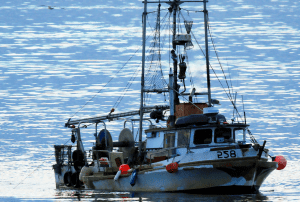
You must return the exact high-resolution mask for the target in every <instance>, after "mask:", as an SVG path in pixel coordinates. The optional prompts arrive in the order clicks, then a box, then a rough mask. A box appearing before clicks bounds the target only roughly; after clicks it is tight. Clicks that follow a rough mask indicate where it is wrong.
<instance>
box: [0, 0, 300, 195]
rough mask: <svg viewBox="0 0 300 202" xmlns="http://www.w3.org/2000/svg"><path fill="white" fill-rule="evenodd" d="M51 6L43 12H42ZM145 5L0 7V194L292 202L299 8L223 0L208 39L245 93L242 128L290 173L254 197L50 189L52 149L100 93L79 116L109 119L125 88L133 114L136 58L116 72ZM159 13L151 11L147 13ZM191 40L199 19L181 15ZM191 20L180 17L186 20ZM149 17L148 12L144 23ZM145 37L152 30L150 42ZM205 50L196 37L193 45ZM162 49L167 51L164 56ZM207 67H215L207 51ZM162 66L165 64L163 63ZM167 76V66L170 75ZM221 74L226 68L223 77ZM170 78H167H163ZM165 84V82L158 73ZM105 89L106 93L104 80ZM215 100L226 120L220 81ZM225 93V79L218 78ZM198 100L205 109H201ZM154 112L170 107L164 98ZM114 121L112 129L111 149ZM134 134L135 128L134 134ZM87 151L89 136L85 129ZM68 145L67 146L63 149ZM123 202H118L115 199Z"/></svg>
mask: <svg viewBox="0 0 300 202" xmlns="http://www.w3.org/2000/svg"><path fill="white" fill-rule="evenodd" d="M49 6H50V7H49ZM142 9H143V5H142V3H141V1H138V2H131V3H128V2H126V1H120V0H115V1H101V2H95V1H92V0H87V1H84V2H78V1H74V0H68V1H59V2H50V1H39V0H27V1H26V2H24V1H21V0H14V1H4V2H2V4H1V5H0V37H1V38H0V82H1V85H0V127H1V130H0V161H1V168H0V170H1V183H0V197H5V198H4V199H6V200H7V201H14V200H17V199H20V200H23V199H24V200H27V199H31V198H33V199H36V200H41V201H42V200H57V201H60V200H65V199H66V200H78V199H79V198H80V199H81V200H108V201H110V200H120V199H121V200H124V201H126V200H128V201H138V200H142V201H169V200H170V201H171V200H172V201H186V200H192V201H193V200H194V201H205V200H206V201H219V200H223V199H226V200H227V198H228V201H251V200H253V201H287V200H288V201H291V200H297V199H296V198H297V195H298V193H299V192H300V190H299V187H298V184H299V174H298V172H297V171H296V169H295V168H298V167H299V166H300V165H299V162H298V159H299V156H300V154H299V151H300V150H299V118H300V117H299V113H298V112H299V109H300V103H299V92H300V90H299V84H300V79H299V76H300V71H299V66H300V60H299V55H300V51H299V47H300V43H299V39H300V31H299V25H298V24H299V23H298V22H299V13H300V12H299V9H300V6H299V2H296V1H279V0H272V1H266V0H264V1H244V0H226V1H222V2H217V1H211V2H209V3H208V9H209V16H210V19H209V20H210V31H211V34H212V36H213V37H214V43H215V45H216V48H217V51H218V55H219V57H220V59H221V63H222V65H223V67H224V69H225V72H228V75H229V73H230V78H231V82H232V86H233V92H236V91H237V92H238V99H237V100H238V107H239V110H240V111H242V109H243V105H242V101H241V95H243V100H244V107H245V109H246V116H247V123H249V124H251V128H250V129H251V131H252V133H253V134H254V135H255V137H256V139H257V140H258V141H259V142H262V141H263V140H267V147H268V149H270V151H271V155H284V156H285V157H286V158H287V160H288V166H287V167H286V169H285V170H283V171H275V172H273V173H272V174H271V175H270V176H269V178H268V179H267V180H266V182H265V184H264V186H263V187H261V194H259V195H243V196H226V197H225V198H224V196H202V195H197V194H183V193H167V194H165V193H151V194H149V193H143V194H141V195H139V194H140V193H139V194H138V193H137V194H136V195H135V196H134V197H132V196H131V195H130V194H128V197H129V198H125V197H127V195H126V194H127V193H126V194H122V193H121V194H120V193H101V192H92V191H90V192H89V191H82V192H79V193H77V192H76V190H71V191H66V190H64V191H59V190H55V184H54V174H53V170H52V167H51V166H52V164H53V163H54V155H53V153H54V151H53V145H54V144H65V143H66V142H67V141H69V138H70V133H69V130H68V129H66V128H64V122H65V121H66V120H67V119H68V118H70V117H71V116H73V115H74V114H75V113H76V112H77V111H78V110H79V109H80V108H81V107H82V106H83V105H84V104H85V103H86V102H87V101H89V100H90V99H91V98H92V97H93V96H94V95H95V93H96V92H98V91H100V90H101V93H99V94H98V95H97V96H95V98H94V99H93V100H92V101H90V102H89V103H88V104H87V105H86V107H85V108H84V109H83V110H82V111H80V112H78V113H76V114H75V116H74V118H76V117H82V116H84V117H90V116H96V115H103V114H108V113H109V111H110V109H111V108H112V107H113V106H114V104H115V103H116V101H117V100H118V97H119V96H120V95H122V94H123V90H124V87H125V86H126V84H127V83H128V82H129V81H130V82H131V83H132V85H131V89H130V90H129V91H128V92H127V94H126V96H125V97H124V99H123V100H122V102H121V103H120V104H119V105H118V108H116V111H117V112H121V111H129V110H136V109H137V108H136V106H139V100H138V96H139V82H138V81H139V78H136V77H134V78H132V76H133V72H135V74H136V75H137V73H136V72H138V71H139V66H140V58H141V54H140V51H138V54H137V55H136V56H135V57H133V58H132V59H130V60H129V62H128V65H127V66H126V67H125V68H124V69H123V71H121V72H118V71H119V69H120V68H121V67H122V66H123V64H124V63H126V62H127V61H128V59H129V58H130V57H131V56H132V55H133V54H134V53H135V51H136V50H137V49H138V48H139V47H140V45H141V30H142V29H141V14H142ZM155 9H156V8H155V7H153V5H150V6H149V11H153V10H155ZM186 9H187V10H189V17H190V18H191V19H193V21H194V25H193V32H194V34H195V35H196V36H202V34H203V28H202V23H200V22H199V21H202V15H201V14H200V15H199V13H195V12H194V11H199V10H202V6H195V5H194V6H188V7H186ZM186 16H187V17H188V14H186ZM148 17H149V20H151V19H152V20H153V19H155V14H150V13H149V14H148ZM150 32H151V28H150V29H149V30H148V33H150ZM199 42H200V44H203V37H200V39H199ZM194 45H195V48H194V49H193V50H191V51H190V54H191V55H190V56H189V68H190V69H191V71H193V72H194V73H193V74H192V75H193V77H194V80H196V79H197V78H199V80H200V81H199V82H198V83H196V88H197V89H201V88H203V87H204V86H205V83H204V80H203V79H201V78H202V76H203V73H204V72H203V68H202V67H203V65H204V62H203V57H202V55H201V54H200V55H199V53H198V52H197V51H198V49H199V47H198V46H196V43H194ZM164 51H168V50H164ZM210 56H211V57H212V60H211V63H212V66H213V67H214V69H215V70H216V72H217V74H218V75H219V74H220V73H221V71H220V70H219V68H218V61H217V59H216V58H215V54H214V52H213V47H211V52H210ZM163 64H164V66H166V67H168V65H169V64H168V59H166V60H164V61H163ZM166 69H168V68H166ZM227 69H229V70H228V71H227ZM166 71H167V70H166ZM165 75H167V73H165ZM112 78H113V80H112V82H110V83H109V84H108V85H107V86H105V84H106V83H107V82H108V81H110V79H112ZM212 80H213V83H212V87H213V88H212V92H213V97H214V98H217V99H219V100H220V101H221V104H222V105H221V107H222V108H221V113H223V114H225V115H226V117H227V119H230V118H232V107H230V103H229V101H228V99H227V96H226V94H225V93H224V91H223V89H222V88H221V87H220V85H219V83H218V81H217V79H215V78H213V79H212ZM222 83H223V84H224V81H222ZM201 101H202V100H201ZM155 104H166V103H165V102H164V97H163V96H161V97H159V98H157V99H155ZM119 124H120V123H116V122H110V123H108V124H107V125H108V128H109V130H110V132H111V134H112V136H113V138H114V139H115V140H116V139H117V137H118V134H119V131H120V127H121V126H120V125H119ZM135 127H137V125H135ZM82 133H83V134H82V135H83V139H84V140H85V141H87V142H86V145H85V147H87V148H90V147H91V146H92V144H91V143H90V142H89V141H88V140H91V139H93V135H92V134H93V130H90V129H84V130H83V131H82ZM68 143H70V142H68ZM123 196H124V198H122V197H123Z"/></svg>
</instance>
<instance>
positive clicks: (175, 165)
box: [166, 162, 178, 173]
mask: <svg viewBox="0 0 300 202" xmlns="http://www.w3.org/2000/svg"><path fill="white" fill-rule="evenodd" d="M166 170H167V171H168V172H169V173H176V172H177V171H178V163H177V162H175V163H170V164H168V165H166Z"/></svg>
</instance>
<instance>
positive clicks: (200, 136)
mask: <svg viewBox="0 0 300 202" xmlns="http://www.w3.org/2000/svg"><path fill="white" fill-rule="evenodd" d="M211 141H212V130H211V129H203V130H196V131H195V134H194V144H210V143H211Z"/></svg>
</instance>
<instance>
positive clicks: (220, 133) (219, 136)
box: [214, 128, 233, 143]
mask: <svg viewBox="0 0 300 202" xmlns="http://www.w3.org/2000/svg"><path fill="white" fill-rule="evenodd" d="M214 137H215V138H214V139H215V143H227V142H233V139H232V137H231V129H230V128H216V129H215V136H214Z"/></svg>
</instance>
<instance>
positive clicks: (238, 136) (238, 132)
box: [233, 128, 244, 141]
mask: <svg viewBox="0 0 300 202" xmlns="http://www.w3.org/2000/svg"><path fill="white" fill-rule="evenodd" d="M233 131H234V133H233V135H234V136H233V137H234V140H235V141H243V140H244V131H243V128H235V129H234V130H233Z"/></svg>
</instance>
